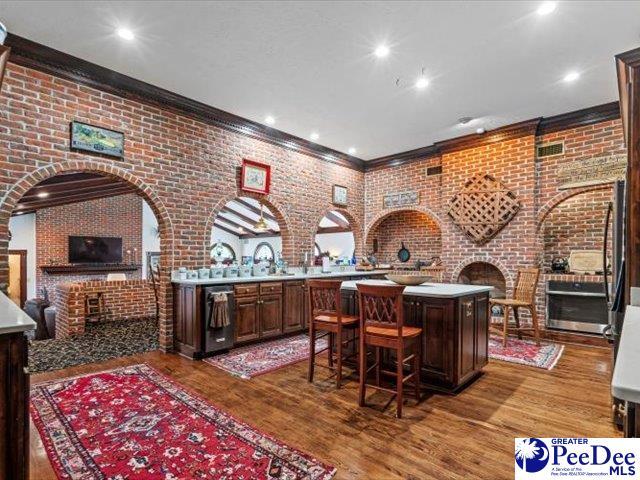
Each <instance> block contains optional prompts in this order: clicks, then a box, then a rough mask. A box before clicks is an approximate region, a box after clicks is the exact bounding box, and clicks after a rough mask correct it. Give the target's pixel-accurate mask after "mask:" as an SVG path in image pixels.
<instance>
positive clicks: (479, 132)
mask: <svg viewBox="0 0 640 480" xmlns="http://www.w3.org/2000/svg"><path fill="white" fill-rule="evenodd" d="M484 132H485V129H484V128H482V127H480V128H478V129H476V133H477V134H478V135H482V134H483V133H484Z"/></svg>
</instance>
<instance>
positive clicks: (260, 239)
mask: <svg viewBox="0 0 640 480" xmlns="http://www.w3.org/2000/svg"><path fill="white" fill-rule="evenodd" d="M210 249H211V263H212V264H222V265H227V266H228V265H234V264H235V265H257V264H262V265H265V266H266V267H268V268H271V267H273V266H274V265H275V264H276V263H277V262H278V261H279V260H280V259H281V256H282V237H281V234H280V225H279V223H278V220H277V219H276V217H275V215H274V213H273V212H272V211H271V210H270V209H269V208H268V207H267V206H266V205H264V204H262V203H261V202H260V201H258V200H256V199H254V198H250V197H238V198H235V199H233V200H231V201H229V202H228V203H227V204H226V205H225V206H224V207H223V208H222V209H221V210H220V212H219V213H218V215H216V218H215V219H214V222H213V228H212V229H211V241H210Z"/></svg>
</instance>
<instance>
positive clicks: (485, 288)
mask: <svg viewBox="0 0 640 480" xmlns="http://www.w3.org/2000/svg"><path fill="white" fill-rule="evenodd" d="M358 283H364V284H368V285H397V284H395V283H393V282H391V281H389V280H351V281H348V282H344V283H343V284H342V289H343V290H356V289H357V287H356V284H358ZM491 290H493V287H491V286H489V285H465V284H460V283H429V282H426V283H423V284H422V285H417V286H407V287H406V288H405V290H404V295H411V296H415V297H432V298H458V297H465V296H467V295H476V294H478V293H486V292H490V291H491Z"/></svg>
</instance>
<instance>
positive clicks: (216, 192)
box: [0, 63, 364, 348]
mask: <svg viewBox="0 0 640 480" xmlns="http://www.w3.org/2000/svg"><path fill="white" fill-rule="evenodd" d="M0 112H1V115H2V121H1V123H0V172H1V173H0V198H3V199H4V200H3V203H2V204H0V283H4V282H6V279H7V263H6V256H5V252H6V249H7V244H8V241H7V234H8V220H9V215H10V214H11V211H12V210H13V208H14V207H15V205H16V203H17V202H18V200H19V199H20V197H21V195H22V194H24V192H25V191H26V190H27V189H28V188H30V187H31V186H33V185H34V184H36V183H37V182H39V181H41V180H43V179H45V178H48V177H50V176H52V175H55V173H57V172H62V171H93V172H102V173H107V174H110V175H115V176H118V177H120V178H124V179H125V180H126V181H128V182H129V183H131V184H132V185H135V186H136V187H137V188H138V189H139V190H140V193H141V194H142V195H143V197H144V198H145V200H146V201H147V202H148V203H149V205H150V206H151V208H152V209H153V211H154V213H155V214H156V217H157V218H158V221H159V228H160V232H161V239H160V244H161V251H162V257H161V260H160V262H161V265H162V266H163V267H164V269H165V270H164V271H165V272H169V271H170V270H171V269H174V268H177V267H178V266H185V267H191V268H195V267H197V266H201V265H204V264H207V263H208V262H209V258H208V256H209V252H208V248H207V247H208V244H209V240H210V231H211V226H212V224H213V218H214V217H215V215H216V213H217V212H218V211H219V210H220V209H221V208H222V207H223V206H224V204H225V203H226V202H228V201H229V200H230V199H232V198H234V197H236V196H238V195H239V194H240V192H239V178H240V166H241V163H242V159H243V158H249V159H253V160H256V161H259V162H264V163H267V164H269V165H271V179H272V181H271V191H270V193H269V195H267V196H264V197H261V199H263V200H264V201H265V203H266V204H267V206H268V207H269V209H270V210H271V211H272V212H274V214H275V215H276V216H277V217H278V220H279V224H280V227H281V230H282V232H283V256H284V257H285V259H286V260H287V261H289V262H290V264H292V265H295V264H297V262H298V260H299V258H300V253H301V252H304V251H307V252H312V251H313V246H314V237H315V231H316V229H317V226H318V223H319V222H320V219H321V218H322V217H323V216H324V214H325V213H326V212H327V211H329V210H332V209H335V207H333V205H332V203H331V194H332V186H333V185H334V184H339V185H344V186H346V187H347V188H348V189H349V205H348V206H347V207H346V208H345V211H346V212H347V213H348V215H349V218H350V219H353V220H354V222H353V223H354V225H356V226H357V228H358V230H360V229H361V226H362V225H363V219H364V174H363V173H362V172H359V171H356V170H353V169H350V168H347V167H344V166H341V165H337V164H334V163H330V162H326V161H321V160H319V159H317V158H313V157H310V156H307V155H303V154H300V153H297V152H295V151H292V150H288V149H284V148H282V147H279V146H275V145H272V144H270V143H266V142H263V141H260V140H257V139H253V138H251V137H248V136H245V135H242V134H240V133H234V132H230V131H228V130H223V129H221V128H218V127H215V126H211V125H208V124H206V123H204V122H201V121H197V120H194V119H192V118H189V117H186V116H182V115H178V114H175V113H173V112H169V111H165V110H162V109H160V108H157V107H154V106H149V105H146V104H143V103H140V102H137V101H134V100H129V99H125V98H122V97H118V96H116V95H112V94H110V93H106V92H101V91H99V90H95V89H93V88H89V87H86V86H83V85H79V84H77V83H74V82H72V81H68V80H63V79H60V78H56V77H54V76H51V75H48V74H45V73H41V72H38V71H35V70H32V69H28V68H24V67H21V66H17V65H14V64H11V63H10V64H9V65H8V67H7V71H6V74H5V78H4V83H3V86H2V95H0ZM72 120H78V121H83V122H86V123H90V124H93V125H99V126H102V127H106V128H112V129H114V130H118V131H122V132H124V133H125V152H126V154H125V158H124V159H111V158H107V157H101V156H96V155H90V154H86V153H81V152H72V151H70V150H69V123H70V122H71V121H72ZM7 192H9V193H8V194H7ZM5 195H6V196H5ZM356 240H357V241H358V236H356ZM356 251H357V254H358V255H359V254H360V252H361V244H360V242H358V243H357V244H356ZM161 298H162V306H161V318H162V321H161V322H160V336H161V338H160V343H161V345H162V346H163V347H164V348H171V346H172V328H173V326H172V321H171V315H172V311H171V309H172V299H171V289H170V285H169V278H168V276H167V274H165V277H164V278H163V282H162V286H161Z"/></svg>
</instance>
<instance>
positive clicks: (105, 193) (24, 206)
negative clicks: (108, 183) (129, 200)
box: [17, 186, 135, 211]
mask: <svg viewBox="0 0 640 480" xmlns="http://www.w3.org/2000/svg"><path fill="white" fill-rule="evenodd" d="M130 193H135V190H133V188H132V187H129V186H121V187H119V188H114V189H110V190H102V191H99V192H95V193H92V194H87V193H82V194H79V195H70V196H67V197H64V198H61V199H56V198H43V199H41V200H39V201H34V202H28V203H18V207H21V208H19V209H17V210H18V211H26V210H41V209H43V208H51V207H59V206H62V205H69V204H72V203H80V202H86V201H88V200H97V199H99V198H106V197H117V196H119V195H127V194H130Z"/></svg>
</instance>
